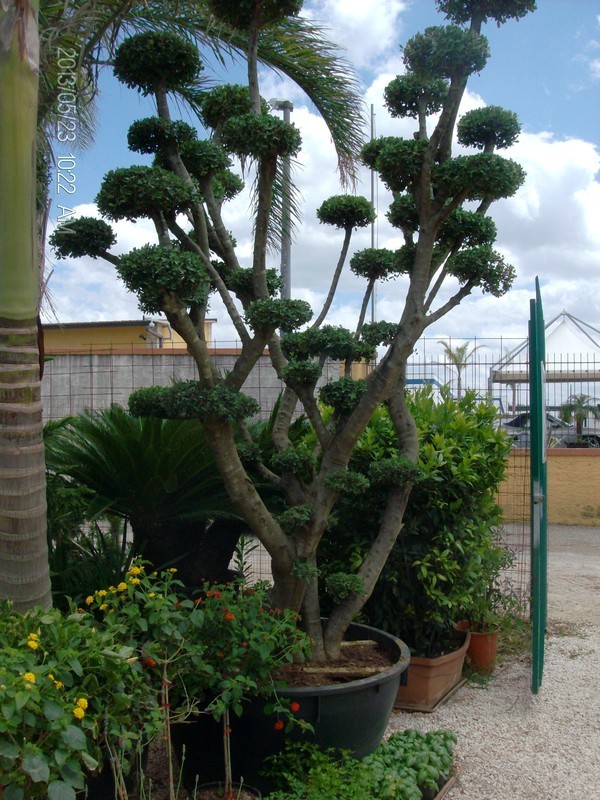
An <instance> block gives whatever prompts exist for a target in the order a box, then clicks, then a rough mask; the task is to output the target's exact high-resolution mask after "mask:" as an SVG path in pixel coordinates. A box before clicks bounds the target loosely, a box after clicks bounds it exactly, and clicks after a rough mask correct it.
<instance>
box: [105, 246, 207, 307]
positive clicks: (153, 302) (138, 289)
mask: <svg viewBox="0 0 600 800" xmlns="http://www.w3.org/2000/svg"><path fill="white" fill-rule="evenodd" d="M117 272H118V273H119V276H120V277H121V279H122V281H123V283H124V284H125V286H127V288H128V289H129V291H130V292H134V293H135V294H136V295H137V297H138V301H139V306H140V309H141V310H142V311H144V312H145V313H147V314H157V313H159V312H160V311H163V310H164V309H163V301H164V298H165V296H166V295H167V294H175V295H176V296H177V298H178V299H179V300H180V302H181V304H182V305H183V306H188V305H190V304H191V303H193V302H200V303H202V302H205V301H206V296H207V277H206V269H205V267H204V264H203V263H202V261H201V260H200V258H199V257H198V256H197V255H195V254H194V253H188V252H185V251H183V250H179V249H177V248H174V247H160V246H158V245H149V244H148V245H144V246H143V247H140V248H136V249H134V250H131V251H130V252H129V253H127V254H126V255H124V256H121V258H120V260H119V265H118V267H117Z"/></svg>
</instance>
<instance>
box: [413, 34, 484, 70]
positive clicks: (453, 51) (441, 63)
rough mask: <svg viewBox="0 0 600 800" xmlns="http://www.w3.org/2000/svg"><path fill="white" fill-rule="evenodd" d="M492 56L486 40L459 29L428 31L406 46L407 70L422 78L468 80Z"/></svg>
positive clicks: (415, 37)
mask: <svg viewBox="0 0 600 800" xmlns="http://www.w3.org/2000/svg"><path fill="white" fill-rule="evenodd" d="M489 56H490V49H489V45H488V41H487V39H486V38H485V36H482V35H481V34H478V33H475V31H472V30H464V29H463V28H459V27H458V26H457V25H446V26H436V27H431V28H425V31H424V32H423V33H417V34H416V35H415V36H413V37H412V38H411V39H409V41H408V42H407V43H406V46H405V48H404V53H403V58H404V63H405V64H406V67H407V69H408V70H409V71H410V72H414V73H416V74H417V75H419V76H421V77H433V78H450V79H452V78H455V77H467V76H469V75H472V74H473V73H474V72H480V71H481V70H482V69H483V68H484V67H485V64H486V61H487V60H488V58H489Z"/></svg>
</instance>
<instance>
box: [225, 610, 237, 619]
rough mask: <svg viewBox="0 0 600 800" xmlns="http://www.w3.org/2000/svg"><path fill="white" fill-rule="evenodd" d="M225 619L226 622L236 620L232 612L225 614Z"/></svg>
mask: <svg viewBox="0 0 600 800" xmlns="http://www.w3.org/2000/svg"><path fill="white" fill-rule="evenodd" d="M225 619H226V620H232V619H235V614H232V613H231V611H228V612H227V613H226V614H225Z"/></svg>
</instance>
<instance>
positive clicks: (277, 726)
mask: <svg viewBox="0 0 600 800" xmlns="http://www.w3.org/2000/svg"><path fill="white" fill-rule="evenodd" d="M273 727H274V728H275V730H276V731H281V730H283V720H282V719H278V720H277V722H276V723H275V725H273Z"/></svg>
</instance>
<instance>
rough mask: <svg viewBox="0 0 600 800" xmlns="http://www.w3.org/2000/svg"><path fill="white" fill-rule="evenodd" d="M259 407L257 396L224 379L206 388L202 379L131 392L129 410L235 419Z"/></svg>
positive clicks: (141, 414) (142, 414) (147, 414)
mask: <svg viewBox="0 0 600 800" xmlns="http://www.w3.org/2000/svg"><path fill="white" fill-rule="evenodd" d="M259 411H260V406H259V405H258V403H257V402H256V400H254V399H253V398H251V397H248V396H247V395H245V394H243V393H242V392H236V391H234V390H233V389H229V388H228V387H227V386H225V385H223V384H222V383H221V384H218V385H217V386H215V387H213V388H212V389H205V388H203V387H202V385H201V384H200V383H199V382H198V381H176V382H175V383H173V385H172V386H150V387H148V388H145V389H138V390H137V391H136V392H133V393H132V394H130V395H129V412H130V413H131V414H133V415H134V416H136V417H159V418H161V419H200V420H206V419H209V418H211V417H216V418H218V419H225V420H227V421H228V422H235V421H238V420H242V419H245V418H246V417H251V416H253V415H254V414H257V413H258V412H259Z"/></svg>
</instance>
